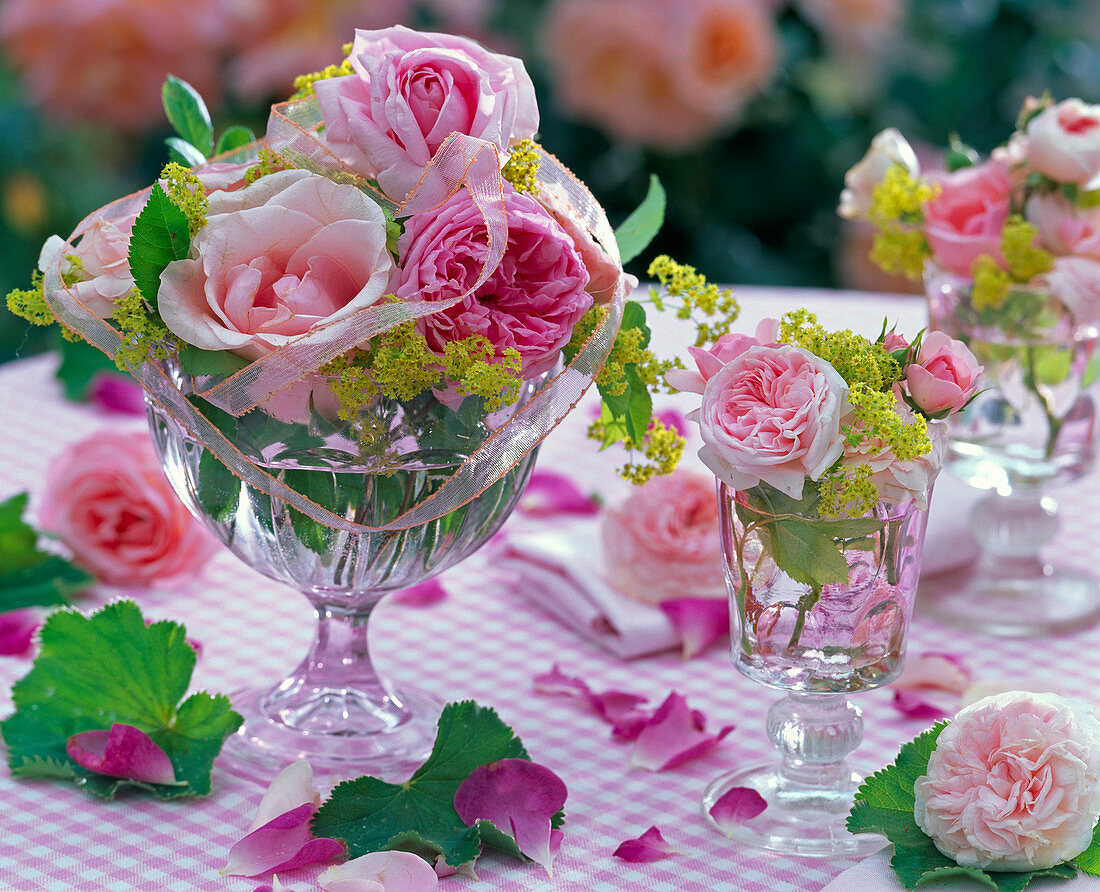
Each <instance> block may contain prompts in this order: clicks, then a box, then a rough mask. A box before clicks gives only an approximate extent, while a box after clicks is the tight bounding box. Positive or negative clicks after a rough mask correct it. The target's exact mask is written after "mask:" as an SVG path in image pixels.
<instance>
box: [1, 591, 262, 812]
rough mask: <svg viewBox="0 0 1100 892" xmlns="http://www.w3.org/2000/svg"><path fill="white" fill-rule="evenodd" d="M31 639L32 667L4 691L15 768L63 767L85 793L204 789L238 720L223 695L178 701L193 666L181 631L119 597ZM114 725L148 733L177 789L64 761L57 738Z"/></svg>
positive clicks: (58, 620) (49, 623)
mask: <svg viewBox="0 0 1100 892" xmlns="http://www.w3.org/2000/svg"><path fill="white" fill-rule="evenodd" d="M39 640H40V642H41V648H40V650H39V654H38V657H37V658H36V659H35V661H34V666H33V667H32V668H31V670H30V672H28V673H27V674H26V675H25V676H24V677H23V678H22V679H20V680H19V681H18V682H16V684H15V686H14V687H13V688H12V699H13V700H14V703H15V708H16V711H15V713H14V714H13V715H12V716H10V717H9V718H7V719H6V720H5V721H3V722H2V723H0V733H2V734H3V737H4V740H5V742H6V743H7V745H8V764H9V765H10V766H11V768H12V770H13V772H14V771H16V770H17V769H24V767H25V766H26V765H28V764H31V765H33V764H37V763H35V762H34V760H36V759H42V760H52V761H53V762H59V763H61V764H66V765H69V766H71V768H72V770H73V773H74V774H75V775H76V776H77V778H78V780H79V782H80V783H81V784H82V786H84V788H85V789H87V790H89V791H90V792H93V793H97V794H99V795H102V796H106V797H108V798H109V797H111V796H113V795H114V793H115V792H116V791H117V790H118V789H119V788H120V787H122V786H126V785H135V786H142V787H144V788H146V789H150V790H152V791H153V792H154V793H155V794H156V795H157V796H158V797H160V798H164V799H172V798H176V797H178V796H191V795H202V794H204V793H207V792H209V790H210V768H211V765H212V764H213V761H214V757H215V756H216V755H217V753H218V752H219V751H220V749H221V746H222V744H223V743H224V742H225V739H226V738H227V737H228V736H229V735H230V734H232V733H233V732H234V731H235V730H236V729H237V728H238V727H239V726H240V723H241V717H240V716H239V715H238V714H237V713H235V712H233V711H232V709H230V706H229V701H228V700H227V699H226V698H225V697H221V696H217V697H212V696H210V695H208V694H205V693H203V694H194V695H192V696H191V697H189V698H188V699H187V700H186V701H185V702H184V703H182V704H180V703H179V701H180V699H181V698H182V697H183V695H184V693H185V692H186V690H187V686H188V684H189V683H190V681H191V673H192V670H193V669H194V666H195V651H194V650H193V648H192V647H191V645H189V644H188V643H187V641H186V632H185V630H184V628H183V626H181V625H179V624H178V623H174V622H167V621H162V622H157V623H153V624H151V625H148V626H146V624H145V620H144V618H143V617H142V615H141V611H140V610H139V609H138V607H137V605H136V604H134V603H133V602H132V601H119V602H116V603H113V604H108V605H107V606H106V607H104V608H102V609H101V610H99V611H98V612H96V613H95V614H93V615H92V616H90V617H89V616H84V615H83V614H81V613H79V612H77V611H75V610H67V609H63V610H58V611H56V612H54V613H53V614H51V615H50V617H49V618H48V619H47V620H46V623H45V625H44V626H43V627H42V631H41V632H40V633H39ZM115 722H123V723H125V724H128V725H133V726H135V727H137V728H140V729H141V730H142V731H144V732H145V733H146V734H148V735H149V736H150V737H152V738H153V740H154V741H156V743H157V744H158V745H159V746H160V747H161V748H162V749H163V750H164V751H165V752H166V753H167V754H168V758H169V759H170V760H171V762H172V766H173V768H174V769H175V773H176V778H177V779H178V780H180V781H182V782H183V783H182V784H181V785H180V786H160V785H149V784H144V785H142V784H133V782H131V781H127V780H123V779H120V778H106V777H104V776H102V775H98V774H96V773H95V772H92V771H88V770H87V769H84V768H81V767H80V766H79V765H77V764H76V763H75V762H73V761H72V760H71V759H69V757H68V755H67V754H66V752H65V742H66V741H67V740H68V739H69V738H70V737H71V736H72V735H73V734H78V733H80V732H82V731H89V730H93V729H104V730H106V729H109V728H110V726H111V725H112V724H114V723H115ZM28 760H30V761H29V762H28Z"/></svg>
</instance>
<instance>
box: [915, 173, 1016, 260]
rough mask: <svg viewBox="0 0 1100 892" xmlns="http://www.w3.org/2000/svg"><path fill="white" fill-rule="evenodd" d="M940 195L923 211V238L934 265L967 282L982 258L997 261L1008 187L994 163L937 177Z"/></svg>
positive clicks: (1006, 177) (1004, 176)
mask: <svg viewBox="0 0 1100 892" xmlns="http://www.w3.org/2000/svg"><path fill="white" fill-rule="evenodd" d="M936 182H937V183H939V185H940V189H941V191H940V194H939V195H937V196H936V197H935V198H933V199H932V200H931V201H930V202H928V203H927V204H926V205H925V206H924V235H925V237H926V238H927V239H928V245H929V247H931V249H932V256H933V258H934V259H935V261H936V262H937V263H938V264H939V265H940V266H942V267H943V268H944V269H946V270H949V271H950V272H953V273H956V274H957V275H960V276H965V277H969V276H970V267H971V265H972V264H973V263H974V261H975V260H976V259H977V258H978V257H980V256H981V255H982V254H988V255H989V256H990V257H992V258H994V259H995V260H997V261H998V262H1001V231H1002V230H1003V229H1004V225H1005V220H1007V219H1008V209H1009V190H1010V188H1011V183H1010V182H1009V178H1008V173H1007V172H1006V170H1005V168H1004V167H1003V166H1002V165H1000V164H998V163H997V162H987V163H985V164H981V165H977V166H975V167H964V168H963V169H962V170H957V171H955V172H954V173H945V174H940V175H939V176H937V177H936Z"/></svg>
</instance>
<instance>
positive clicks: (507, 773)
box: [454, 759, 567, 875]
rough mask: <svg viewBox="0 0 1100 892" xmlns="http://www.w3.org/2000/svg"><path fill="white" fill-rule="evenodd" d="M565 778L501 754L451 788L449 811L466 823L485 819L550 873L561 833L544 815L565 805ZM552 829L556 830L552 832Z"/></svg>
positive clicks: (525, 760)
mask: <svg viewBox="0 0 1100 892" xmlns="http://www.w3.org/2000/svg"><path fill="white" fill-rule="evenodd" d="M566 793H567V791H566V788H565V783H564V782H563V781H562V779H561V778H560V777H558V776H557V775H556V774H554V772H553V771H551V770H550V769H549V768H546V767H545V766H543V765H537V764H536V763H534V762H531V761H529V760H527V759H501V760H499V761H497V762H490V763H489V764H488V765H482V766H481V767H480V768H475V769H474V770H473V771H472V772H471V773H470V776H469V777H468V778H466V780H464V781H463V782H462V783H461V784H460V785H459V788H458V790H457V791H456V792H455V801H454V805H455V811H456V812H458V816H459V818H461V819H462V822H463V823H464V824H466V825H467V826H471V827H472V826H473V825H474V823H475V822H476V821H478V820H485V821H491V822H492V823H493V824H494V825H495V826H496V827H497V828H498V829H500V830H503V831H504V832H505V833H509V834H510V835H511V836H512V838H513V839H515V841H516V845H517V846H518V847H519V850H520V851H521V852H523V854H524V855H526V856H527V857H528V858H530V859H531V860H532V861H537V862H538V863H539V864H541V865H542V866H543V868H544V869H545V870H546V873H547V875H550V865H551V864H552V862H553V860H554V856H555V855H557V853H558V850H559V849H560V848H561V833H560V831H554V830H553V829H552V828H551V826H550V819H551V818H552V817H553V816H554V815H555V814H557V813H558V811H560V810H561V807H562V806H563V805H565V797H566ZM555 834H557V835H556V836H555Z"/></svg>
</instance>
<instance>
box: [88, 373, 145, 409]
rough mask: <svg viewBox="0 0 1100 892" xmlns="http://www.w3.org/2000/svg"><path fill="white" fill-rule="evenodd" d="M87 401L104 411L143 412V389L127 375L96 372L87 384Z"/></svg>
mask: <svg viewBox="0 0 1100 892" xmlns="http://www.w3.org/2000/svg"><path fill="white" fill-rule="evenodd" d="M88 401H89V402H90V403H92V405H94V406H95V407H96V408H98V409H102V410H103V411H104V412H114V413H117V414H119V415H144V414H145V391H144V390H143V389H142V387H141V385H140V384H138V383H137V381H135V380H134V379H133V378H131V377H130V376H129V375H116V374H115V373H113V372H96V373H95V374H94V375H93V376H92V380H91V383H90V384H89V385H88Z"/></svg>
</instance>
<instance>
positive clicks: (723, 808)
mask: <svg viewBox="0 0 1100 892" xmlns="http://www.w3.org/2000/svg"><path fill="white" fill-rule="evenodd" d="M767 807H768V803H767V802H765V801H764V797H763V796H761V795H760V794H759V793H758V792H757V791H756V790H754V789H752V787H730V788H729V789H728V790H726V792H725V793H723V794H722V795H721V796H720V797H719V798H718V801H717V802H715V803H714V805H712V806H711V807H710V811H709V812H708V814H709V815H710V816H711V819H712V820H713V821H714V823H715V824H717V825H718V829H719V830H721V831H722V832H723V833H725V834H726V835H727V836H729V834H730V833H731V832H732V831H733V828H734V827H737V826H738V825H739V824H743V823H744V822H745V821H748V820H751V819H752V818H755V817H756V816H757V815H758V814H760V813H761V812H762V811H763V810H764V809H766V808H767Z"/></svg>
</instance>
